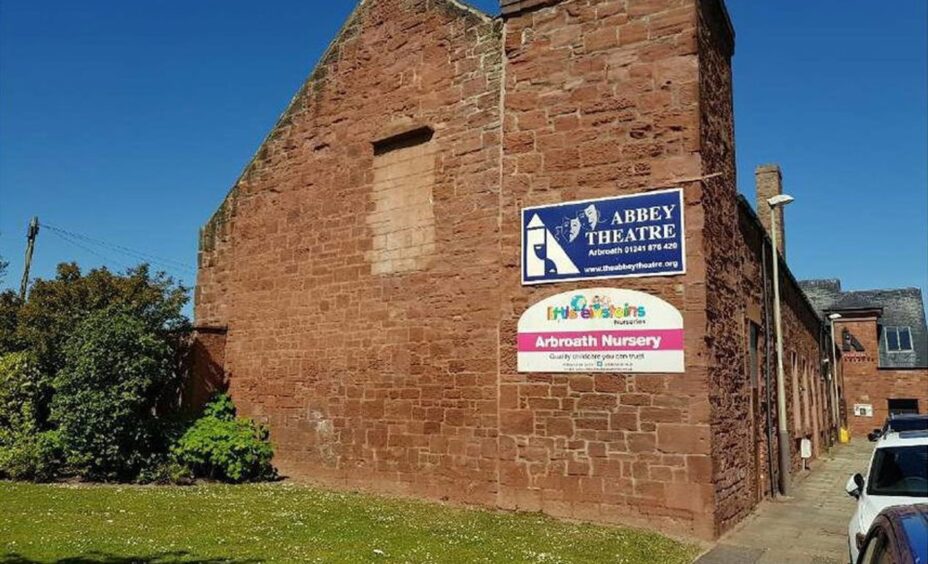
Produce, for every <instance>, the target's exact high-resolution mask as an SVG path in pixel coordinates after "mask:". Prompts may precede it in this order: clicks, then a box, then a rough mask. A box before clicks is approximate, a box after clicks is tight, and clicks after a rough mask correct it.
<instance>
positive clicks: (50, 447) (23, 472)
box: [0, 431, 64, 482]
mask: <svg viewBox="0 0 928 564" xmlns="http://www.w3.org/2000/svg"><path fill="white" fill-rule="evenodd" d="M63 450H64V449H63V444H62V441H61V434H60V433H59V432H58V431H44V432H41V433H19V434H17V435H14V436H12V437H8V442H6V443H5V444H4V445H2V446H0V477H4V478H10V479H12V480H31V481H34V482H49V481H51V480H54V479H55V478H56V477H57V476H58V473H59V471H60V469H61V466H62V457H63Z"/></svg>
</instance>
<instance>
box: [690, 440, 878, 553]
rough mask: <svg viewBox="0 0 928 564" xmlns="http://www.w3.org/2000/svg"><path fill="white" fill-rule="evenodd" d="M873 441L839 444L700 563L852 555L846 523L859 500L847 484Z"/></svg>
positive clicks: (861, 468) (862, 466)
mask: <svg viewBox="0 0 928 564" xmlns="http://www.w3.org/2000/svg"><path fill="white" fill-rule="evenodd" d="M871 452H873V443H871V442H868V441H867V439H866V438H865V437H858V438H855V439H854V440H853V442H852V443H851V444H849V445H838V446H836V447H835V448H834V449H832V452H831V454H829V455H825V456H824V457H823V458H822V459H821V460H819V461H817V462H816V463H814V464H815V465H816V467H815V468H814V469H813V470H812V471H811V472H809V473H808V474H806V475H805V476H803V477H802V478H801V480H797V481H795V482H794V485H793V495H792V496H790V497H789V498H788V499H783V500H771V501H765V502H763V503H762V504H761V505H760V506H759V507H758V509H757V510H756V511H755V512H754V514H753V515H751V516H750V517H748V518H747V519H745V521H744V522H743V523H741V524H740V525H739V526H738V527H736V528H735V530H733V531H731V532H730V533H728V534H727V535H725V536H724V537H722V539H720V541H719V543H718V544H717V545H716V546H715V547H714V548H713V549H712V550H710V551H709V552H708V553H706V554H704V555H703V556H701V557H700V558H698V559H697V560H696V564H755V563H756V564H767V563H771V564H773V563H776V564H793V563H796V564H812V563H814V564H841V563H845V562H847V561H848V553H847V523H848V521H849V520H850V518H851V515H852V514H853V513H854V500H853V498H851V497H849V496H848V495H847V494H846V493H845V492H844V484H845V483H846V482H847V479H848V477H849V476H850V475H851V474H853V473H854V472H861V473H864V471H865V470H866V466H867V464H868V463H869V460H870V453H871Z"/></svg>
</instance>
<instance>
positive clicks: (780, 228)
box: [754, 164, 786, 259]
mask: <svg viewBox="0 0 928 564" xmlns="http://www.w3.org/2000/svg"><path fill="white" fill-rule="evenodd" d="M754 181H755V184H756V186H757V216H758V217H760V222H761V223H762V224H763V225H764V229H766V230H767V234H768V235H771V233H770V215H771V214H772V213H773V210H772V209H771V208H770V204H768V203H767V200H769V199H770V198H772V197H774V196H779V195H780V194H782V193H783V173H782V172H780V165H776V164H766V165H761V166H759V167H757V170H755V171H754ZM776 213H777V250H779V251H780V255H781V256H782V257H783V258H784V259H785V258H786V226H785V224H784V223H783V206H780V207H779V208H777V210H776Z"/></svg>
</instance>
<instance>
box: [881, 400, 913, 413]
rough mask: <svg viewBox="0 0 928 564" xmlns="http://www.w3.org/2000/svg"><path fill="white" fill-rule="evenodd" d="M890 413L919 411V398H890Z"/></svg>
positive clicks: (888, 401)
mask: <svg viewBox="0 0 928 564" xmlns="http://www.w3.org/2000/svg"><path fill="white" fill-rule="evenodd" d="M886 403H887V404H889V405H888V407H889V413H890V414H893V413H918V400H917V399H890V400H887V401H886Z"/></svg>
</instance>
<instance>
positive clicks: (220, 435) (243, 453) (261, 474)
mask: <svg viewBox="0 0 928 564" xmlns="http://www.w3.org/2000/svg"><path fill="white" fill-rule="evenodd" d="M171 454H172V456H173V458H174V460H175V461H177V462H178V463H180V464H183V465H184V466H186V467H188V468H190V470H191V471H192V472H193V474H194V475H195V476H197V477H202V478H211V479H216V480H224V481H229V482H246V481H254V480H267V479H272V478H273V477H274V476H275V471H274V467H273V466H272V465H271V458H272V457H273V455H274V451H273V449H272V448H271V444H270V442H269V441H268V431H267V428H265V427H264V426H262V425H258V424H256V423H255V422H254V421H252V420H250V419H236V418H235V408H234V406H233V405H232V401H231V399H229V397H228V396H227V395H225V394H223V395H220V396H218V397H217V398H215V399H214V400H213V401H211V402H210V403H209V404H208V405H207V406H206V409H205V411H204V415H203V417H201V418H199V419H197V420H196V422H194V424H193V425H192V426H191V427H190V428H189V429H188V430H187V432H186V433H184V435H183V436H182V437H181V438H180V439H179V440H178V441H177V442H176V444H175V445H174V446H173V447H172V449H171Z"/></svg>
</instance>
